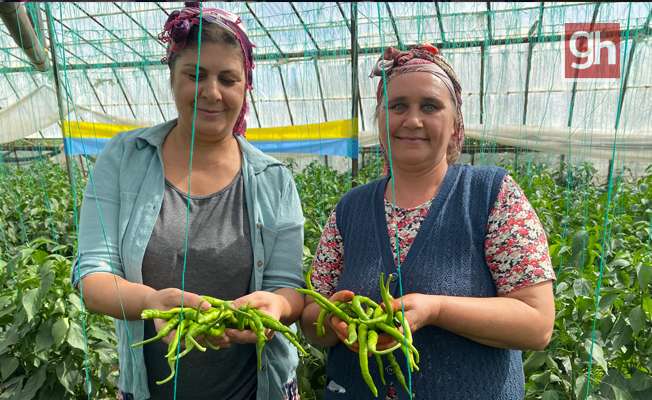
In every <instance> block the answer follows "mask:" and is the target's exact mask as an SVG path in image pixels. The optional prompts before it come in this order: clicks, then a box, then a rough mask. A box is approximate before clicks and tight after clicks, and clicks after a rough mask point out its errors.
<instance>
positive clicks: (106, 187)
mask: <svg viewBox="0 0 652 400" xmlns="http://www.w3.org/2000/svg"><path fill="white" fill-rule="evenodd" d="M176 124H177V121H176V119H175V120H172V121H168V122H165V123H163V124H160V125H156V126H153V127H151V128H141V129H135V130H132V131H126V132H120V133H118V134H117V135H116V136H115V137H114V138H113V139H111V141H109V143H108V144H107V145H106V147H105V149H104V151H102V154H101V155H100V156H99V158H98V159H97V162H96V163H95V167H94V168H93V171H92V179H91V180H89V183H88V184H87V185H86V191H85V194H84V202H83V204H82V208H81V217H80V218H81V222H80V226H79V257H78V259H77V260H76V261H75V264H74V266H73V268H72V273H71V275H72V276H71V280H72V284H73V285H74V286H75V287H77V285H78V283H79V281H80V279H81V278H83V277H85V276H87V275H90V274H94V273H97V272H107V273H115V274H116V275H118V276H120V277H122V278H124V279H126V280H128V281H130V282H135V283H143V278H142V261H143V257H144V255H145V249H146V248H147V244H148V242H149V238H150V235H151V233H152V230H153V229H154V224H155V222H156V220H157V218H158V214H159V211H160V209H161V204H162V203H163V193H164V188H165V177H164V173H163V163H162V156H161V149H162V146H163V141H164V140H165V137H166V136H167V134H168V133H170V131H171V130H172V128H173V127H174V126H175V125H176ZM238 143H239V144H240V149H241V151H242V155H243V157H242V160H243V161H242V173H243V177H244V189H245V197H246V200H247V213H248V214H249V221H250V224H251V226H250V230H251V243H252V247H253V252H254V254H253V256H254V264H253V265H252V269H253V273H252V274H251V283H250V284H249V291H250V292H254V291H259V290H265V291H270V292H271V291H274V290H277V289H281V288H298V287H302V286H303V277H302V274H301V271H302V267H301V256H302V249H303V224H304V218H303V213H302V211H301V203H300V200H299V195H298V193H297V190H296V187H295V185H294V180H293V178H292V173H291V172H290V171H289V170H288V169H287V168H285V166H284V165H283V163H281V162H279V161H277V160H276V159H274V158H272V157H269V156H267V155H265V154H263V153H262V152H261V151H259V150H258V149H256V148H255V147H253V146H252V145H251V144H249V143H248V142H247V141H246V140H245V139H244V138H241V137H238ZM77 265H79V273H78V267H77ZM225 284H228V282H225ZM82 293H83V287H82ZM115 329H116V333H117V335H118V355H119V360H120V380H119V387H120V389H122V390H123V391H125V392H128V393H133V394H134V395H135V398H136V399H147V398H149V390H148V382H147V372H146V370H145V359H144V357H143V347H142V346H140V347H137V348H135V349H132V348H131V346H130V343H138V342H140V341H142V340H144V338H143V330H144V322H143V321H124V320H121V319H116V320H115ZM298 362H299V358H298V354H297V351H296V349H295V348H294V346H293V345H292V344H290V343H289V342H288V340H287V339H286V338H285V337H283V336H282V335H274V337H273V339H272V340H270V341H269V342H267V344H266V345H265V348H264V349H263V353H262V358H261V365H262V366H263V369H262V370H258V394H257V400H267V399H269V400H276V399H285V397H286V393H285V385H286V384H287V383H288V382H290V381H291V380H292V379H293V378H294V375H295V370H296V367H297V364H298Z"/></svg>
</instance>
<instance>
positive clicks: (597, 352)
mask: <svg viewBox="0 0 652 400" xmlns="http://www.w3.org/2000/svg"><path fill="white" fill-rule="evenodd" d="M584 348H585V349H586V352H587V353H589V354H591V340H590V339H586V342H584ZM593 362H595V363H597V364H598V365H600V366H601V367H602V369H603V370H604V371H605V372H606V371H608V370H609V367H608V366H607V362H606V361H605V360H604V352H603V351H602V346H600V345H599V344H598V343H593Z"/></svg>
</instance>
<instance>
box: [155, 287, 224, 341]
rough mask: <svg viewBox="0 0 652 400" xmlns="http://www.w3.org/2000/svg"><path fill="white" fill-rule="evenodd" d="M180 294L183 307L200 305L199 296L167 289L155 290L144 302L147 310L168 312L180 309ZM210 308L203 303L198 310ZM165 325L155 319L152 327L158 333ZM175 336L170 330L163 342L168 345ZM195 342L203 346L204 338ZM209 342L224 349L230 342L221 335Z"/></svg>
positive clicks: (160, 320)
mask: <svg viewBox="0 0 652 400" xmlns="http://www.w3.org/2000/svg"><path fill="white" fill-rule="evenodd" d="M182 294H183V306H184V307H191V308H197V306H199V303H201V301H202V300H203V299H202V298H201V297H200V296H199V295H197V294H195V293H190V292H182V291H181V290H179V289H174V288H168V289H162V290H157V291H155V292H153V293H151V294H150V295H149V296H147V299H146V300H145V304H146V307H147V308H148V309H154V310H161V311H166V310H170V309H172V308H176V307H181V295H182ZM210 308H211V306H210V304H208V303H207V302H205V301H204V302H203V303H202V305H201V309H200V310H201V311H207V310H209V309H210ZM166 323H167V321H166V320H164V319H159V318H155V319H154V327H155V328H156V332H157V333H158V332H159V331H160V330H161V329H162V328H163V326H164V325H165V324H166ZM176 334H177V330H176V329H174V330H172V332H170V333H169V334H168V335H167V336H165V337H164V338H163V342H165V343H167V344H170V342H172V340H173V339H174V336H175V335H176ZM195 340H196V341H197V343H199V344H200V345H202V346H205V341H204V336H198V337H196V338H195ZM209 340H210V342H211V344H212V345H213V346H219V347H225V348H226V347H231V343H230V340H229V338H228V337H227V336H226V335H222V337H219V338H214V337H209ZM181 347H185V340H182V341H181Z"/></svg>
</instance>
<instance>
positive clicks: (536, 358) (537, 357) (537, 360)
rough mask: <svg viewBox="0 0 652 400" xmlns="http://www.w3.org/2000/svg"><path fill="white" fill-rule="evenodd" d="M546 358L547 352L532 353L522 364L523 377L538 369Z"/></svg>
mask: <svg viewBox="0 0 652 400" xmlns="http://www.w3.org/2000/svg"><path fill="white" fill-rule="evenodd" d="M547 356H548V352H547V351H533V352H532V354H530V356H529V357H528V358H527V360H525V362H524V363H523V371H524V372H525V375H530V374H532V373H533V372H535V371H536V370H537V369H539V367H541V366H542V365H543V364H545V362H546V357H547Z"/></svg>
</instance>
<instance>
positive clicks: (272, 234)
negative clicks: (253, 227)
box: [260, 224, 277, 265]
mask: <svg viewBox="0 0 652 400" xmlns="http://www.w3.org/2000/svg"><path fill="white" fill-rule="evenodd" d="M260 235H261V237H262V240H263V251H264V253H265V265H267V263H268V262H269V259H270V257H271V256H272V251H273V250H274V243H275V242H276V235H277V232H276V231H275V230H272V229H269V228H267V227H266V226H264V225H263V224H260Z"/></svg>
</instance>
